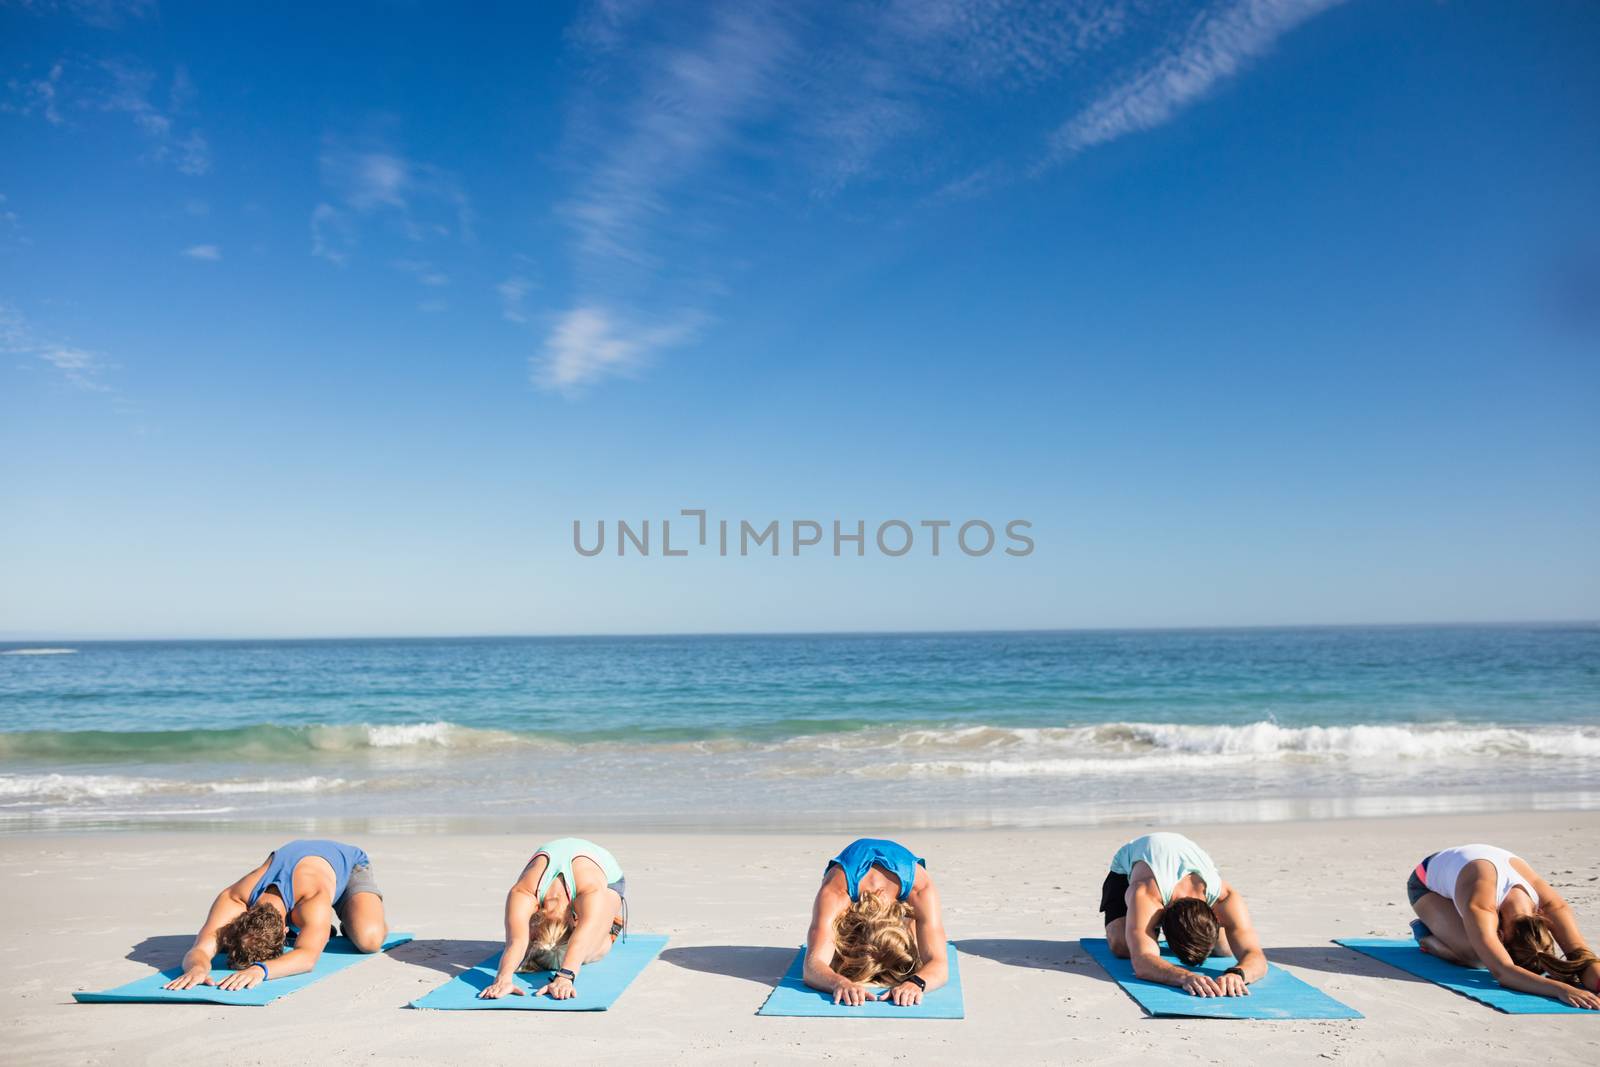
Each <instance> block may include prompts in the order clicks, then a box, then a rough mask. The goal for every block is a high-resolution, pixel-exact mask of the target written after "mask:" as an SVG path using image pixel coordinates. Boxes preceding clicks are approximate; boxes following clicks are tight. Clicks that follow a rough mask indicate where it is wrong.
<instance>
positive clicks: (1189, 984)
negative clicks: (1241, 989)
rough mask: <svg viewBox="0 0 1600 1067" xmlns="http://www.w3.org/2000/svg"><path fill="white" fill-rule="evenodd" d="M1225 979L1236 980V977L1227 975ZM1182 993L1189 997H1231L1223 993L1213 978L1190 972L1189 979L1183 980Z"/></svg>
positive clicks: (1197, 972)
mask: <svg viewBox="0 0 1600 1067" xmlns="http://www.w3.org/2000/svg"><path fill="white" fill-rule="evenodd" d="M1225 977H1229V978H1237V977H1238V975H1227V976H1225ZM1183 991H1184V992H1185V993H1187V994H1189V995H1190V996H1191V997H1226V996H1232V995H1233V994H1230V993H1224V992H1223V991H1222V987H1221V986H1220V985H1218V984H1217V980H1216V979H1215V978H1212V977H1211V976H1210V975H1209V974H1201V973H1200V972H1199V971H1191V972H1190V973H1189V977H1187V978H1185V979H1184V980H1183Z"/></svg>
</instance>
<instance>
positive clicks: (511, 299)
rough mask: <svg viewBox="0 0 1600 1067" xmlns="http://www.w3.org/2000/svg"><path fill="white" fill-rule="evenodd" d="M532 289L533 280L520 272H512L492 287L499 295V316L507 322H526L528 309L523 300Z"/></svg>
mask: <svg viewBox="0 0 1600 1067" xmlns="http://www.w3.org/2000/svg"><path fill="white" fill-rule="evenodd" d="M532 289H533V282H532V281H531V280H529V279H527V278H524V277H523V276H522V275H520V274H513V275H512V276H511V277H509V278H507V279H506V280H505V281H503V282H501V283H500V284H499V285H497V286H495V287H494V291H495V293H496V294H497V295H498V296H499V297H500V316H501V317H502V318H504V319H505V320H506V321H507V322H519V323H520V322H527V321H528V311H527V308H526V306H525V305H524V303H523V302H524V300H525V299H526V298H527V295H528V293H529V292H530V291H531V290H532Z"/></svg>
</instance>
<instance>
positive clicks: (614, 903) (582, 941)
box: [478, 837, 628, 1000]
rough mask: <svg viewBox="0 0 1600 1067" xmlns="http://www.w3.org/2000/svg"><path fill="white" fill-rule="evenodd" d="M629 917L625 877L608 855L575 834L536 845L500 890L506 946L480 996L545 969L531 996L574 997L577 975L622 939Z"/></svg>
mask: <svg viewBox="0 0 1600 1067" xmlns="http://www.w3.org/2000/svg"><path fill="white" fill-rule="evenodd" d="M627 914H628V881H627V879H626V878H624V877H623V875H622V866H621V864H619V863H617V859H616V857H615V856H613V855H612V854H611V853H610V852H608V851H606V850H605V849H604V848H602V847H600V846H599V845H597V844H595V843H594V842H593V841H585V840H584V839H583V838H581V837H562V838H557V839H556V840H554V841H547V842H545V843H544V844H542V845H540V846H539V847H538V848H537V849H535V850H534V853H533V856H532V857H531V858H530V859H529V860H528V863H527V865H526V866H525V867H523V868H522V874H521V875H520V876H519V877H518V878H517V881H516V884H515V885H513V886H512V887H511V891H510V892H509V893H507V894H506V911H505V918H506V946H505V948H504V949H503V950H502V951H501V953H500V968H499V970H498V972H497V973H496V974H495V979H494V982H493V984H491V985H490V986H489V987H488V988H487V989H485V990H484V991H483V992H482V993H479V994H478V996H479V997H480V998H481V999H484V1000H495V999H498V998H500V997H503V996H508V995H509V996H523V995H526V994H527V993H528V990H527V989H525V988H523V986H521V985H519V984H518V983H517V980H516V977H515V975H516V972H517V971H551V972H554V973H553V974H552V975H551V976H550V980H549V981H547V982H545V983H544V984H543V985H541V986H540V987H539V988H537V989H535V990H533V995H534V996H536V997H537V996H550V997H553V998H554V999H556V1000H570V999H572V998H573V997H575V996H578V995H579V994H578V987H579V985H580V984H581V983H580V980H579V978H578V974H579V972H580V971H582V970H583V967H584V965H585V964H589V963H593V962H595V961H596V960H598V959H600V958H601V957H602V956H604V955H605V954H606V953H607V952H610V951H611V946H612V945H613V944H614V943H615V942H616V940H617V938H618V937H619V936H621V934H622V932H623V930H624V928H625V926H626V924H627Z"/></svg>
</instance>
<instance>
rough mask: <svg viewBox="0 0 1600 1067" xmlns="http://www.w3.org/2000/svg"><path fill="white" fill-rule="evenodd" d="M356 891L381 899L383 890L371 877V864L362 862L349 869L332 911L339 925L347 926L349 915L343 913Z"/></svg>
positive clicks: (347, 908)
mask: <svg viewBox="0 0 1600 1067" xmlns="http://www.w3.org/2000/svg"><path fill="white" fill-rule="evenodd" d="M357 893H371V894H372V895H373V896H375V897H377V898H378V899H379V900H382V899H383V890H381V889H379V888H378V880H377V879H376V878H374V877H372V865H371V864H368V863H363V864H361V865H360V866H357V867H353V868H351V870H350V880H349V881H348V882H346V883H345V885H344V892H343V893H342V894H340V896H339V899H338V900H337V901H335V902H334V905H333V913H334V914H335V915H337V916H339V925H340V926H348V925H349V924H350V919H349V917H348V916H347V915H346V914H345V912H346V911H347V910H349V907H350V898H351V897H353V896H355V895H356V894H357Z"/></svg>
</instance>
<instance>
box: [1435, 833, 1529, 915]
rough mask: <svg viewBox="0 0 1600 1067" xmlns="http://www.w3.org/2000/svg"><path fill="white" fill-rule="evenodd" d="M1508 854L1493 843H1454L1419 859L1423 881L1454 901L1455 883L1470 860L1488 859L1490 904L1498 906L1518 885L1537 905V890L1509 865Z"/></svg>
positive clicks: (1509, 854)
mask: <svg viewBox="0 0 1600 1067" xmlns="http://www.w3.org/2000/svg"><path fill="white" fill-rule="evenodd" d="M1511 859H1512V856H1511V853H1509V852H1507V851H1506V850H1505V849H1503V848H1495V847H1494V846H1493V845H1457V846H1456V847H1455V848H1447V849H1442V850H1441V851H1438V852H1435V853H1434V854H1433V855H1431V856H1429V857H1428V858H1427V859H1425V860H1423V861H1422V862H1423V867H1424V872H1423V873H1424V878H1423V880H1422V881H1423V883H1424V884H1425V885H1426V886H1427V887H1428V888H1429V889H1430V890H1431V891H1432V892H1435V893H1438V894H1439V895H1440V896H1441V897H1444V898H1445V899H1446V900H1448V901H1450V902H1451V903H1452V904H1453V903H1455V899H1456V883H1457V882H1458V881H1460V879H1461V872H1462V870H1464V869H1465V868H1466V866H1467V864H1469V863H1471V862H1472V861H1473V860H1488V861H1489V862H1490V863H1492V864H1494V880H1495V885H1494V906H1495V907H1497V908H1498V907H1499V906H1500V905H1501V903H1502V902H1504V900H1505V899H1506V894H1507V893H1509V892H1511V890H1512V887H1514V886H1521V887H1522V888H1523V889H1524V890H1526V891H1527V893H1528V896H1529V897H1530V898H1531V899H1532V900H1533V906H1534V907H1538V906H1539V893H1538V891H1537V890H1535V889H1534V888H1533V886H1531V885H1529V884H1528V880H1527V879H1526V878H1524V877H1522V875H1520V874H1518V873H1517V869H1516V868H1515V867H1513V866H1511Z"/></svg>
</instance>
